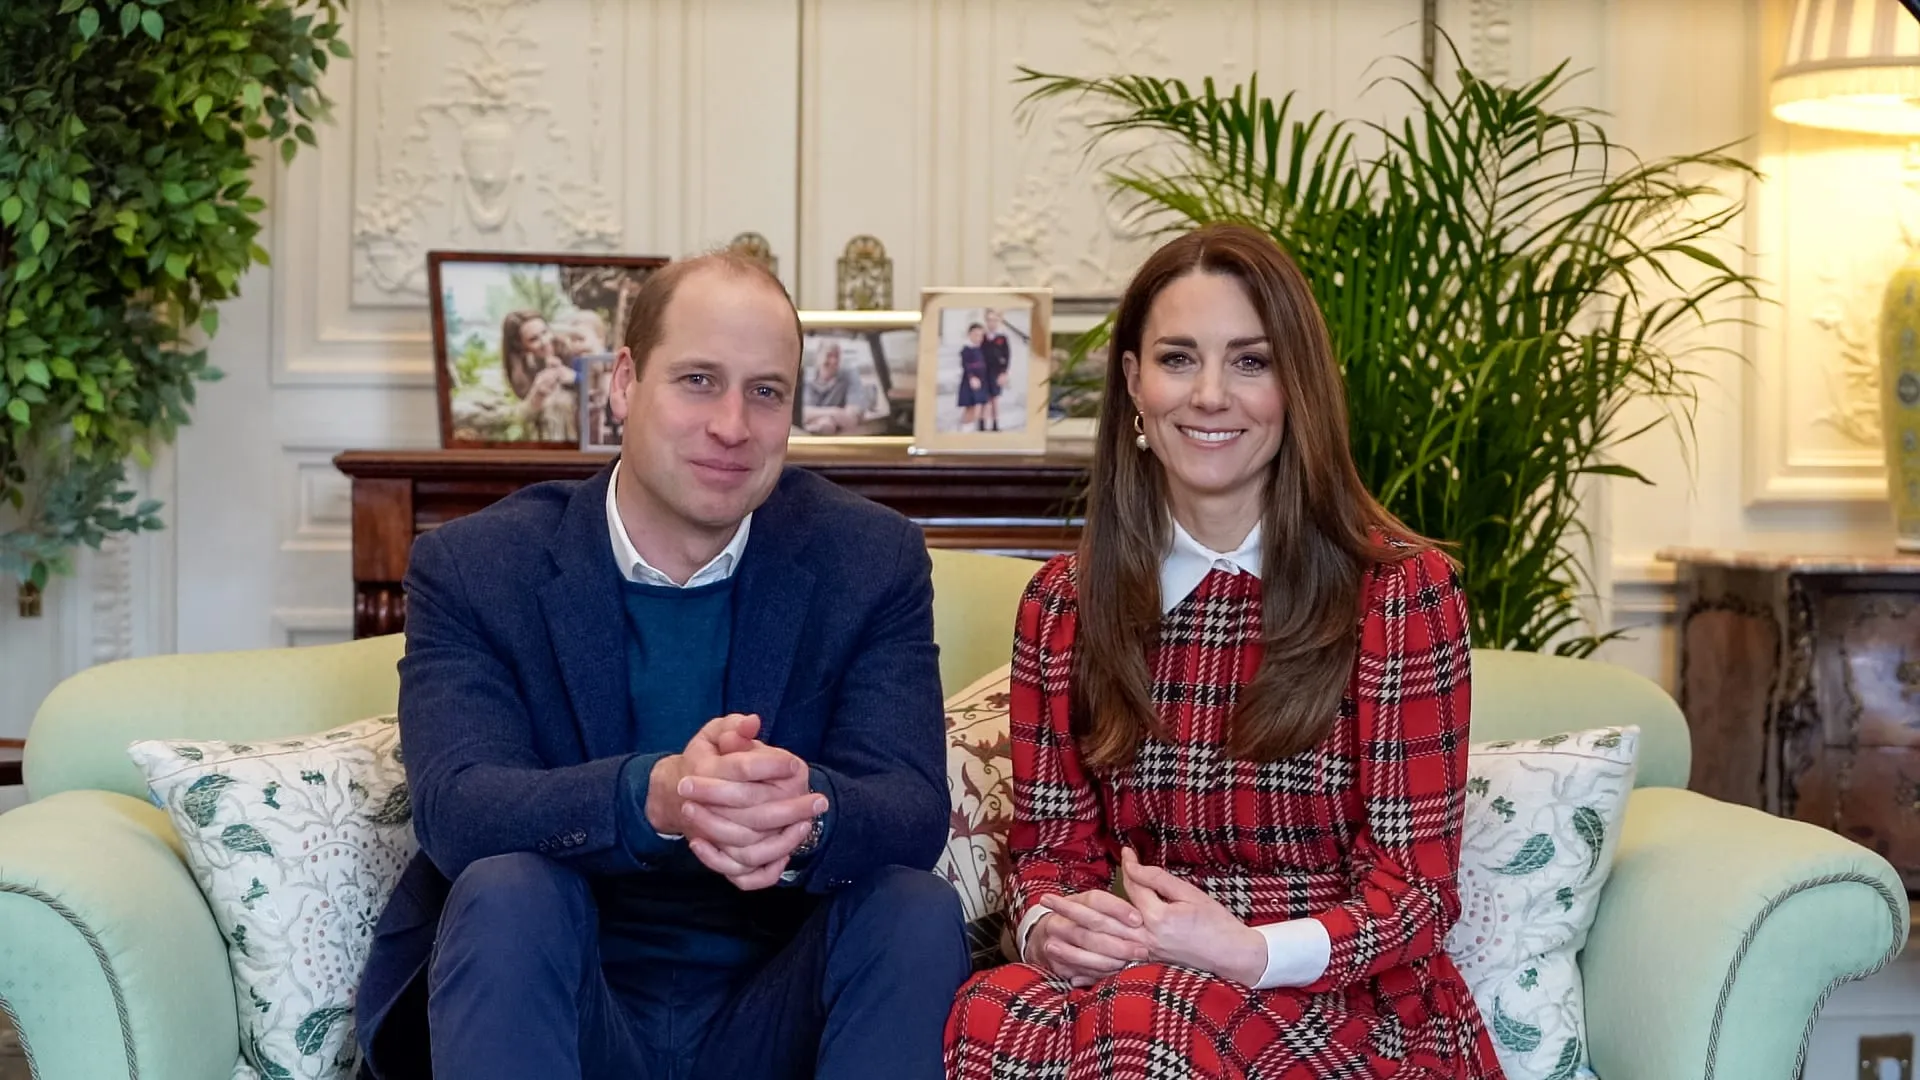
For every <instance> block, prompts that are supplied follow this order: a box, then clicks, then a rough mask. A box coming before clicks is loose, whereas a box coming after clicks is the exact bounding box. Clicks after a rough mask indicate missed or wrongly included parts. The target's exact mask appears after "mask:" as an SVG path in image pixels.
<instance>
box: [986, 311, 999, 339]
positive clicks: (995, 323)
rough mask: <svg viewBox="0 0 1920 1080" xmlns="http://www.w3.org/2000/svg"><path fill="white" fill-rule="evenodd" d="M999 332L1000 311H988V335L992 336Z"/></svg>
mask: <svg viewBox="0 0 1920 1080" xmlns="http://www.w3.org/2000/svg"><path fill="white" fill-rule="evenodd" d="M999 332H1000V313H999V312H997V311H989V312H987V335H988V336H989V337H991V336H992V335H994V334H997V333H999Z"/></svg>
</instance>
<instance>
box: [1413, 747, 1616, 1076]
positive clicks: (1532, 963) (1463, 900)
mask: <svg viewBox="0 0 1920 1080" xmlns="http://www.w3.org/2000/svg"><path fill="white" fill-rule="evenodd" d="M1639 741H1640V729H1639V728H1637V727H1621V728H1600V729H1596V730H1592V731H1581V732H1574V733H1571V734H1566V735H1550V736H1548V737H1546V738H1544V739H1531V740H1525V741H1519V742H1515V741H1503V742H1489V743H1475V744H1473V745H1472V746H1471V747H1469V749H1468V765H1467V810H1466V822H1465V828H1464V830H1463V832H1462V835H1461V844H1460V875H1459V884H1460V905H1461V911H1460V921H1459V922H1458V923H1457V924H1455V926H1454V928H1453V932H1452V933H1451V934H1449V935H1448V937H1447V952H1448V953H1449V954H1451V955H1452V956H1453V959H1454V962H1455V963H1457V964H1458V965H1459V966H1460V973H1461V974H1462V975H1463V976H1465V978H1466V980H1467V986H1468V987H1469V988H1470V989H1471V990H1472V991H1473V998H1474V1001H1475V1003H1477V1004H1478V1005H1479V1006H1480V1012H1481V1015H1482V1016H1484V1017H1485V1019H1486V1021H1487V1026H1488V1028H1489V1029H1490V1030H1491V1032H1492V1034H1493V1044H1494V1050H1495V1052H1496V1053H1498V1054H1499V1057H1500V1066H1501V1068H1502V1069H1503V1070H1504V1071H1505V1072H1506V1074H1507V1077H1508V1080H1580V1078H1588V1080H1590V1078H1591V1077H1592V1076H1593V1075H1594V1074H1593V1069H1592V1067H1591V1066H1590V1065H1589V1064H1588V1062H1587V1024H1586V998H1585V995H1584V994H1583V992H1582V989H1581V985H1580V969H1579V968H1578V967H1577V966H1576V965H1575V962H1574V961H1575V958H1576V957H1577V956H1578V955H1579V952H1580V949H1581V947H1582V946H1584V945H1585V944H1586V941H1587V930H1588V928H1589V927H1591V926H1592V925H1593V917H1594V913H1595V909H1596V906H1597V904H1598V902H1599V898H1600V888H1601V886H1603V885H1605V884H1606V881H1607V874H1608V872H1609V871H1610V870H1611V869H1612V866H1613V851H1614V846H1615V843H1616V840H1617V837H1618V836H1619V832H1620V821H1621V819H1622V818H1623V817H1624V816H1625V814H1626V807H1627V793H1628V792H1630V791H1631V790H1632V789H1633V776H1634V759H1635V752H1636V750H1637V749H1638V746H1639Z"/></svg>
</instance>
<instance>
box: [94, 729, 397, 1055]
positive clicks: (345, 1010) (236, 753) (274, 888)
mask: <svg viewBox="0 0 1920 1080" xmlns="http://www.w3.org/2000/svg"><path fill="white" fill-rule="evenodd" d="M128 753H129V755H130V756H131V757H132V758H133V760H134V763H135V764H136V765H138V766H140V768H141V769H142V770H143V771H144V772H145V773H146V776H147V785H148V788H149V789H150V790H151V792H152V794H153V801H154V803H155V804H156V805H157V806H159V807H160V808H161V809H163V810H165V811H166V812H167V814H168V815H169V816H170V817H171V818H172V819H173V826H174V829H175V830H176V831H178V832H179V834H180V840H181V843H182V844H183V846H184V847H185V848H186V852H187V864H188V866H189V867H190V868H191V869H192V871H193V876H194V880H195V881H196V882H198V883H199V885H200V891H201V893H202V894H203V895H205V896H206V898H207V906H208V907H210V908H212V910H213V918H214V922H215V924H216V925H218V926H219V928H220V933H221V935H222V936H224V937H225V938H226V940H227V960H228V963H229V965H230V966H231V968H232V970H233V985H234V996H235V999H236V1004H237V1005H238V1008H239V1013H240V1050H241V1055H242V1056H243V1057H244V1058H245V1064H246V1065H249V1066H251V1067H252V1068H253V1069H254V1070H256V1071H257V1073H258V1075H259V1076H260V1077H261V1078H262V1080H294V1078H296V1077H298V1078H302V1080H333V1078H341V1080H344V1078H346V1077H350V1076H351V1075H352V1074H353V1070H354V1068H355V1067H356V1064H357V1061H356V1058H357V1051H356V1049H355V1043H354V1039H353V1000H354V991H355V989H356V987H357V986H358V984H359V979H360V972H361V969H362V968H364V967H365V966H366V959H367V948H368V946H369V945H370V944H371V942H372V938H373V925H374V923H375V921H377V920H378V919H379V917H380V912H381V910H382V909H383V908H384V907H385V906H386V903H387V898H388V896H390V895H391V894H392V892H393V888H394V886H395V884H396V883H397V882H398V881H399V880H400V871H401V870H402V869H404V868H405V866H406V864H407V861H408V860H409V859H411V858H412V857H413V853H414V851H415V850H416V846H417V845H416V841H415V840H414V836H413V814H412V806H411V803H410V801H409V799H408V794H407V783H406V774H405V772H404V770H403V769H402V768H401V764H400V727H399V724H398V723H396V722H395V720H394V718H393V717H391V716H382V717H376V718H374V719H370V720H362V721H359V722H358V723H354V724H349V725H347V726H345V727H341V728H336V729H334V730H332V731H326V732H321V733H319V734H315V735H308V736H303V737H301V738H297V739H285V740H280V741H276V742H270V743H258V744H246V743H230V742H165V741H144V742H137V743H134V744H133V745H132V746H131V747H129V748H128ZM237 1075H238V1074H237Z"/></svg>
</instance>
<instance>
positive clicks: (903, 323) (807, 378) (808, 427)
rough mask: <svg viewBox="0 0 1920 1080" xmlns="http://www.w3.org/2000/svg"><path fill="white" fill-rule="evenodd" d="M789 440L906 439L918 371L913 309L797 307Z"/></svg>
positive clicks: (917, 326)
mask: <svg viewBox="0 0 1920 1080" xmlns="http://www.w3.org/2000/svg"><path fill="white" fill-rule="evenodd" d="M800 335H801V337H800V385H799V386H798V387H797V388H796V390H795V393H794V395H793V431H792V439H793V441H795V442H797V443H830V442H841V441H848V442H852V441H858V442H896V443H902V444H904V443H906V442H907V441H908V440H909V439H910V438H911V436H912V435H913V417H914V411H915V398H916V396H917V393H918V390H917V386H918V379H919V370H920V313H919V312H917V311H803V312H801V313H800Z"/></svg>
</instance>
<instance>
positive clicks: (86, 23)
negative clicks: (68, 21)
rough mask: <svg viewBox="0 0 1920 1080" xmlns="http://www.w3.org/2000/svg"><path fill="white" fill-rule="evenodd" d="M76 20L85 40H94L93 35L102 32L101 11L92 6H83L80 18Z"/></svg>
mask: <svg viewBox="0 0 1920 1080" xmlns="http://www.w3.org/2000/svg"><path fill="white" fill-rule="evenodd" d="M76 21H77V22H78V24H79V30H80V37H81V38H82V39H83V40H86V41H92V40H93V35H95V34H97V33H99V32H100V13H99V12H97V11H95V10H93V9H92V8H82V9H81V11H80V18H79V19H78V20H76Z"/></svg>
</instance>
